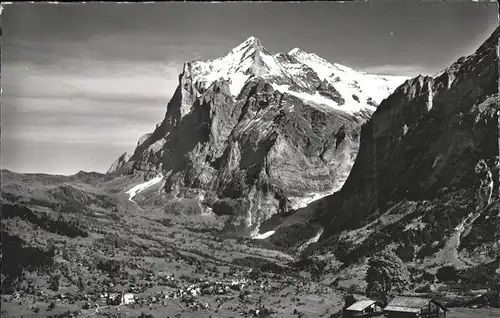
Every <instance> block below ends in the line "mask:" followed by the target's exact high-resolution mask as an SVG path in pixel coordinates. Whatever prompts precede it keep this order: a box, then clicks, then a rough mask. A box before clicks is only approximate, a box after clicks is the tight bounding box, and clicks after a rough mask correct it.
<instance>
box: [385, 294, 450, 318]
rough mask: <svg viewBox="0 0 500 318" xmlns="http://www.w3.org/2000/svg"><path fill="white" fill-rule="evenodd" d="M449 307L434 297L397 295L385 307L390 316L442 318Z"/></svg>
mask: <svg viewBox="0 0 500 318" xmlns="http://www.w3.org/2000/svg"><path fill="white" fill-rule="evenodd" d="M447 311H448V309H447V308H446V307H445V306H444V305H442V304H441V303H439V302H437V301H436V300H434V299H432V298H421V297H396V298H394V299H393V300H391V301H390V302H389V304H387V306H386V307H385V308H384V314H385V317H388V318H406V317H408V318H441V317H446V312H447Z"/></svg>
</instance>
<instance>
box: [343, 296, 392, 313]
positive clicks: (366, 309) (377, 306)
mask: <svg viewBox="0 0 500 318" xmlns="http://www.w3.org/2000/svg"><path fill="white" fill-rule="evenodd" d="M382 308H383V305H382V303H381V302H379V301H378V300H373V299H363V300H359V301H357V302H355V303H354V304H352V305H351V306H349V307H347V308H346V309H345V311H344V313H343V315H342V317H346V318H350V317H376V316H381V315H383V314H384V312H383V310H382Z"/></svg>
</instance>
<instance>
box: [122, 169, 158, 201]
mask: <svg viewBox="0 0 500 318" xmlns="http://www.w3.org/2000/svg"><path fill="white" fill-rule="evenodd" d="M161 180H163V175H162V174H161V173H160V174H159V175H158V176H156V177H155V178H153V179H151V180H149V181H146V182H143V183H141V184H138V185H136V186H135V187H133V188H132V189H130V190H128V191H127V192H126V193H127V194H128V195H129V198H128V199H129V201H132V202H134V203H135V201H134V200H132V199H133V198H134V197H135V196H136V195H137V194H138V193H140V192H142V191H144V190H146V189H147V188H150V187H152V186H154V185H155V184H157V183H159V182H161Z"/></svg>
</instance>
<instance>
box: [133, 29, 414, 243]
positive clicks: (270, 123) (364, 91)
mask: <svg viewBox="0 0 500 318" xmlns="http://www.w3.org/2000/svg"><path fill="white" fill-rule="evenodd" d="M404 79H405V78H402V77H381V76H374V75H369V74H365V73H360V72H356V71H354V70H351V69H349V68H347V67H344V66H341V65H337V64H335V65H332V64H330V63H328V62H327V61H325V60H323V59H321V58H319V57H318V56H316V55H315V54H308V53H305V52H302V51H300V50H297V49H296V50H292V51H291V52H289V53H286V54H284V53H280V54H276V55H272V54H270V53H269V52H268V51H267V50H266V49H265V48H264V47H262V46H261V44H260V41H259V40H258V39H256V38H253V37H251V38H249V39H247V40H246V41H245V42H243V43H242V44H240V45H239V46H237V47H235V48H234V49H233V50H231V51H230V52H229V53H228V54H227V55H226V56H224V57H222V58H218V59H215V60H211V61H208V62H201V61H194V62H189V63H186V64H185V65H184V68H183V72H182V74H180V76H179V86H178V87H177V89H176V91H175V93H174V95H173V97H172V99H171V100H170V102H169V104H168V107H167V113H166V115H165V119H164V120H163V121H162V122H161V124H159V125H158V126H157V128H156V129H155V131H154V132H153V133H152V134H150V135H148V136H147V137H145V138H144V140H142V142H140V143H138V147H137V148H136V150H135V152H134V154H133V155H132V157H131V159H130V161H129V162H128V163H127V164H126V165H125V166H124V169H132V171H146V172H148V173H149V175H150V177H153V176H156V175H158V174H159V173H161V174H162V175H164V176H165V190H166V194H174V195H176V196H178V197H187V198H190V199H193V198H194V199H196V200H199V201H200V202H201V203H202V206H201V209H202V210H203V213H210V212H212V211H213V212H214V213H216V214H218V215H230V216H231V221H230V222H229V224H228V226H227V230H232V231H234V232H235V233H238V234H243V235H246V234H257V232H258V230H259V225H260V224H261V223H262V221H264V220H266V219H268V218H269V217H270V216H272V215H273V214H275V213H278V212H284V211H288V210H290V209H291V208H298V207H300V206H303V205H305V204H306V203H307V202H309V201H311V200H312V199H313V198H316V197H318V196H319V197H321V196H324V195H326V194H330V193H333V192H334V191H336V190H338V189H340V187H341V186H342V184H343V182H344V180H345V179H346V177H347V175H348V173H349V171H350V169H351V166H352V163H353V161H354V158H355V156H356V153H357V149H358V136H359V127H360V125H361V124H362V123H363V122H364V121H366V119H368V118H369V116H370V115H371V113H372V112H373V110H374V109H375V108H376V106H377V103H378V102H379V101H380V100H381V99H383V98H384V97H385V96H387V95H388V94H389V93H390V92H391V91H392V90H393V89H395V87H396V86H397V85H398V84H399V83H401V82H402V81H403V80H404ZM138 203H139V204H140V202H138Z"/></svg>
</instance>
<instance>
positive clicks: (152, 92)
mask: <svg viewBox="0 0 500 318" xmlns="http://www.w3.org/2000/svg"><path fill="white" fill-rule="evenodd" d="M88 65H91V67H90V68H89V67H88ZM181 66H182V65H180V64H178V63H175V62H172V63H165V64H160V63H148V62H140V63H139V62H136V63H125V62H115V63H105V64H104V63H102V62H99V61H94V62H93V63H82V62H81V61H78V60H74V61H71V63H61V64H59V65H50V66H49V65H42V66H41V65H36V64H33V63H27V62H16V63H11V64H4V68H3V73H4V76H5V77H4V80H3V94H4V96H19V97H51V98H89V99H108V100H109V99H111V100H113V99H116V100H127V99H132V100H134V99H161V98H163V99H167V98H168V97H169V96H171V95H172V94H173V92H174V90H175V87H176V86H177V82H178V79H177V75H178V73H179V72H180V69H181Z"/></svg>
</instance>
